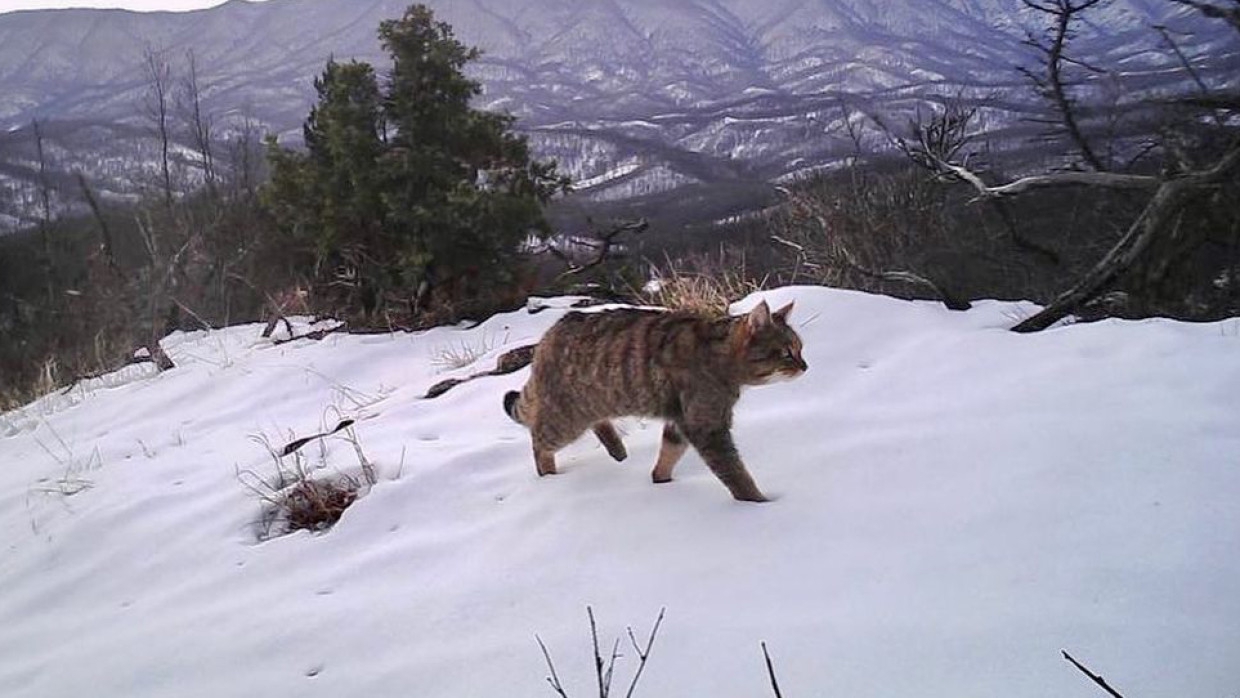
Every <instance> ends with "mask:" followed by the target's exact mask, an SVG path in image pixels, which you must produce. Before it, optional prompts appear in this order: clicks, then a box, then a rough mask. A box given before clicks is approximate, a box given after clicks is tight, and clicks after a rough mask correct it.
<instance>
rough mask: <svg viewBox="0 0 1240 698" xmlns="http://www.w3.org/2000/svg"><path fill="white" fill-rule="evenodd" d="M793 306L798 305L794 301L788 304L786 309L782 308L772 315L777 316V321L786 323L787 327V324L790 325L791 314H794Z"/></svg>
mask: <svg viewBox="0 0 1240 698" xmlns="http://www.w3.org/2000/svg"><path fill="white" fill-rule="evenodd" d="M793 305H796V301H792V302H790V303H788V305H785V306H784V307H782V308H780V309H779V310H776V311H775V312H774V313H772V315H774V316H775V319H776V320H779V321H780V322H782V323H784V324H785V325H787V324H788V315H790V314H791V313H792V306H793Z"/></svg>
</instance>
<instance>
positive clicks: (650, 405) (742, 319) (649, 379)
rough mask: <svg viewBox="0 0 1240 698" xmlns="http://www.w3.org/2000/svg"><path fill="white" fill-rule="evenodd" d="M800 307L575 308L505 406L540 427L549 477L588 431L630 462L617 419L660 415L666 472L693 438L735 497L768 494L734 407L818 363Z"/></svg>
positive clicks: (542, 344) (656, 475)
mask: <svg viewBox="0 0 1240 698" xmlns="http://www.w3.org/2000/svg"><path fill="white" fill-rule="evenodd" d="M790 312H792V303H789V304H788V305H786V306H784V307H783V308H780V309H779V310H778V311H776V312H774V313H772V312H771V309H770V307H769V306H768V305H767V304H766V301H763V302H762V303H759V304H758V306H757V307H756V308H754V309H753V310H752V311H750V312H749V313H747V314H745V315H741V316H736V317H727V316H725V317H705V316H702V315H699V314H694V313H690V312H683V311H676V312H669V311H661V310H639V309H635V308H625V309H619V310H608V311H603V312H598V313H570V314H568V315H565V316H564V317H563V318H561V319H560V320H559V321H558V322H556V324H555V325H553V326H552V327H551V329H550V330H548V331H547V333H546V335H544V336H543V338H542V340H541V341H539V343H538V346H537V348H536V349H535V350H534V361H533V368H532V372H531V375H530V380H529V382H528V383H526V384H525V387H524V389H522V390H521V392H520V393H518V392H517V391H515V390H514V391H511V392H509V393H508V394H507V395H505V396H504V411H506V412H507V413H508V416H510V417H512V419H513V420H515V421H516V422H518V423H520V424H523V425H525V426H526V427H528V428H529V430H530V435H531V437H532V439H533V443H534V462H535V465H537V467H538V474H539V475H551V474H554V473H555V472H556V470H555V453H556V451H558V450H560V449H561V448H564V447H565V446H567V445H568V444H569V443H570V442H572V441H573V440H575V439H576V438H577V437H578V436H580V435H581V434H582V433H583V432H585V430H586V429H592V430H593V431H594V434H595V436H597V437H598V439H599V441H601V442H602V443H603V446H604V447H605V448H606V449H607V452H608V453H609V454H610V455H611V457H612V458H615V459H616V460H618V461H619V460H624V459H625V458H626V457H627V456H628V452H627V451H626V450H625V448H624V443H623V442H622V441H621V440H620V436H619V434H617V433H616V429H615V427H614V426H613V425H612V423H611V421H610V420H612V419H614V418H616V417H625V416H643V417H656V418H660V419H663V420H664V421H665V424H664V426H663V444H662V448H661V449H660V451H659V458H658V461H657V462H656V463H655V466H654V472H653V473H652V474H651V475H652V478H653V480H654V481H655V482H669V481H670V480H671V479H672V469H673V468H675V467H676V463H677V461H679V460H680V457H681V456H682V455H684V452H685V449H686V448H687V447H688V445H689V444H692V445H693V447H694V448H696V449H697V451H698V453H700V454H701V456H702V460H704V461H706V465H707V466H709V467H710V469H711V471H712V472H714V473H715V475H716V476H717V477H718V478H719V480H720V481H722V482H723V484H724V486H726V487H727V488H728V490H729V491H730V492H731V493H732V496H733V497H735V498H737V499H740V500H745V501H751V502H764V501H766V497H765V496H763V494H762V492H761V491H760V490H759V489H758V486H757V485H756V484H754V481H753V478H752V477H750V475H749V472H748V471H747V470H745V464H744V463H743V462H741V458H740V454H738V453H737V451H736V446H735V444H734V443H733V442H732V432H731V428H732V408H733V406H734V405H735V404H736V401H737V400H738V399H739V398H740V394H741V387H742V386H747V385H764V384H766V383H771V382H774V381H777V380H786V379H791V378H796V377H798V376H800V375H801V374H802V373H804V372H805V371H806V369H807V368H808V366H806V364H805V361H804V360H803V359H802V358H801V339H800V337H798V336H797V333H796V332H794V331H793V330H792V328H791V327H789V326H788V314H789V313H790Z"/></svg>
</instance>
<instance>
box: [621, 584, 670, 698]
mask: <svg viewBox="0 0 1240 698" xmlns="http://www.w3.org/2000/svg"><path fill="white" fill-rule="evenodd" d="M666 612H667V607H666V606H665V607H663V608H660V609H659V617H658V618H656V619H655V621H654V627H652V628H651V629H650V637H648V638H646V646H645V647H638V645H637V638H635V637H633V628H631V627H630V628H629V629H628V631H629V642H632V643H633V651H634V652H636V653H637V658H638V664H637V671H636V672H635V673H634V674H633V680H632V681H630V682H629V690H628V691H626V692H625V694H624V698H633V691H634V689H636V688H637V681H638V679H640V678H641V677H642V670H644V669H645V668H646V660H647V659H648V658H649V657H650V648H651V647H654V638H655V636H656V635H658V634H659V626H660V625H662V624H663V614H664V613H666Z"/></svg>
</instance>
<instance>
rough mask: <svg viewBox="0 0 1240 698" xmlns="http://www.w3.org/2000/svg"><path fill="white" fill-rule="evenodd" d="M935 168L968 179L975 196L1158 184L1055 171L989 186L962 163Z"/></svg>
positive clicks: (1108, 174)
mask: <svg viewBox="0 0 1240 698" xmlns="http://www.w3.org/2000/svg"><path fill="white" fill-rule="evenodd" d="M936 164H937V165H938V167H939V168H940V169H941V170H942V171H944V172H947V173H948V174H951V175H952V176H954V177H956V178H958V179H960V180H961V181H964V182H968V183H969V184H970V185H972V187H973V188H974V189H976V190H977V193H978V199H979V200H980V199H991V198H1003V197H1011V196H1016V195H1018V194H1024V193H1026V192H1028V191H1032V190H1034V189H1050V188H1055V187H1071V186H1089V187H1104V188H1107V189H1154V188H1156V187H1157V186H1158V185H1159V179H1158V178H1157V177H1153V176H1148V175H1129V174H1118V173H1114V172H1054V173H1050V174H1040V175H1031V176H1028V177H1021V178H1020V179H1017V180H1015V181H1012V182H1008V183H1007V184H1001V185H999V186H993V187H992V186H988V185H987V184H986V183H985V182H983V181H982V178H981V177H979V176H978V175H977V174H976V173H974V172H972V171H970V170H969V169H968V168H966V167H963V166H961V165H955V164H952V163H950V162H945V161H939V162H938V163H936Z"/></svg>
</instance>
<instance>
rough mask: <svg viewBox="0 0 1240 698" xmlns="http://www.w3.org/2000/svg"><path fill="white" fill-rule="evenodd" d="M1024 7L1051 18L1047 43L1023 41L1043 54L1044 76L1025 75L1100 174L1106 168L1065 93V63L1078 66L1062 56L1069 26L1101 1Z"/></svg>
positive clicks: (1055, 0)
mask: <svg viewBox="0 0 1240 698" xmlns="http://www.w3.org/2000/svg"><path fill="white" fill-rule="evenodd" d="M1021 2H1023V3H1024V4H1025V6H1026V7H1029V8H1031V9H1034V10H1037V11H1038V12H1042V13H1044V14H1048V15H1051V17H1052V20H1051V21H1052V22H1053V25H1052V27H1051V29H1050V35H1051V36H1050V43H1049V44H1043V43H1042V42H1041V41H1040V40H1038V39H1037V38H1036V37H1032V36H1031V37H1030V38H1029V40H1028V41H1027V42H1026V43H1028V44H1029V45H1031V46H1033V47H1035V48H1037V49H1038V50H1039V51H1040V52H1041V53H1043V54H1044V55H1045V58H1044V59H1043V62H1044V65H1045V68H1046V77H1045V78H1037V77H1034V76H1033V73H1032V72H1030V71H1028V70H1023V71H1022V72H1024V73H1025V75H1027V76H1029V77H1030V78H1033V81H1034V85H1035V86H1036V87H1037V88H1038V91H1039V92H1041V93H1042V94H1043V95H1044V96H1045V97H1046V98H1047V99H1048V100H1049V101H1050V102H1051V105H1052V106H1053V107H1054V109H1055V111H1056V113H1058V115H1059V120H1060V122H1061V124H1062V125H1063V129H1064V131H1065V132H1066V133H1067V134H1068V138H1069V140H1071V141H1072V143H1073V144H1074V145H1075V146H1076V148H1077V150H1078V151H1080V153H1081V157H1082V158H1083V159H1084V160H1085V162H1086V163H1087V164H1088V165H1089V166H1090V167H1091V168H1093V169H1094V170H1096V171H1099V172H1102V171H1105V170H1107V169H1108V168H1107V167H1106V165H1105V164H1104V163H1103V162H1102V159H1101V158H1099V157H1098V155H1097V154H1096V153H1095V152H1094V150H1093V147H1092V146H1091V145H1090V143H1089V140H1088V139H1086V138H1085V134H1084V133H1083V132H1082V130H1081V127H1080V124H1079V122H1078V121H1077V116H1076V102H1075V100H1074V99H1073V98H1072V96H1071V95H1070V94H1069V93H1068V78H1067V76H1065V75H1064V64H1065V63H1074V64H1079V63H1078V62H1077V61H1074V60H1072V59H1070V58H1068V57H1067V56H1066V55H1065V51H1066V49H1067V45H1068V41H1069V40H1070V39H1071V38H1072V25H1073V23H1074V22H1075V21H1076V20H1077V19H1078V18H1079V17H1078V16H1079V15H1080V14H1081V13H1082V12H1084V11H1085V10H1088V9H1089V8H1091V7H1093V6H1095V5H1097V4H1098V3H1100V2H1102V0H1077V1H1074V0H1043V1H1041V2H1035V1H1034V0H1021Z"/></svg>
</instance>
